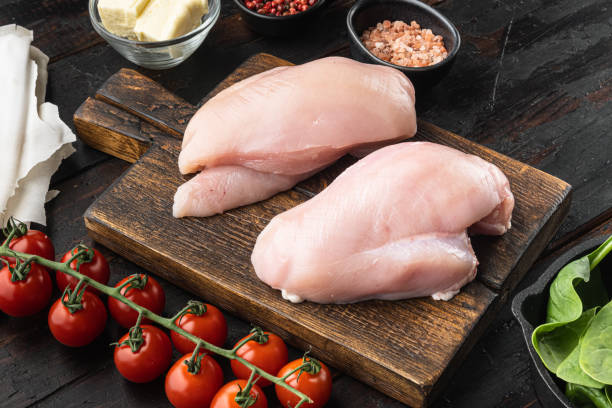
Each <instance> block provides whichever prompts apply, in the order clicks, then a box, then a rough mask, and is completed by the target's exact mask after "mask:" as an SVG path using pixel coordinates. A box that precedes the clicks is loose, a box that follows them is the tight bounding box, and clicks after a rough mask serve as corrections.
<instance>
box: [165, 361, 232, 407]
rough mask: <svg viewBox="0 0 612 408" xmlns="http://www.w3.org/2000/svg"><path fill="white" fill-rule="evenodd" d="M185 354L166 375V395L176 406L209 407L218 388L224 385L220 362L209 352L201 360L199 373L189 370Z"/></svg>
mask: <svg viewBox="0 0 612 408" xmlns="http://www.w3.org/2000/svg"><path fill="white" fill-rule="evenodd" d="M190 358H191V354H185V355H184V356H183V357H181V358H180V359H179V360H178V361H177V362H176V363H174V365H173V366H172V367H171V368H170V370H169V371H168V374H167V375H166V396H167V397H168V400H169V401H170V403H172V405H173V406H174V407H176V408H197V407H208V406H209V405H210V401H212V399H213V397H214V396H215V393H216V392H217V390H218V389H219V388H220V387H221V385H223V371H222V370H221V367H219V364H218V363H217V362H216V361H215V359H213V358H212V357H211V356H209V355H208V354H206V355H204V356H203V357H202V360H201V361H200V370H199V371H198V372H197V374H192V373H190V372H189V371H188V367H187V364H185V360H189V359H190Z"/></svg>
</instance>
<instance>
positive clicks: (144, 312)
mask: <svg viewBox="0 0 612 408" xmlns="http://www.w3.org/2000/svg"><path fill="white" fill-rule="evenodd" d="M8 242H10V241H9V240H8V239H7V241H6V242H5V245H2V246H0V256H8V257H13V258H19V259H21V260H23V261H25V262H28V263H29V262H35V263H37V264H39V265H42V266H44V267H46V268H49V269H51V270H58V271H61V272H64V273H65V274H67V275H70V276H73V277H75V278H77V279H79V280H81V281H83V282H84V283H86V284H87V285H89V286H91V287H92V288H95V289H97V290H98V291H99V292H101V293H104V294H105V295H108V296H110V297H112V298H115V299H117V300H118V301H120V302H122V303H124V304H126V305H127V306H129V307H130V308H131V309H134V310H135V311H137V312H138V313H140V314H141V316H142V317H144V318H147V319H149V320H151V321H153V322H155V323H157V324H158V325H160V326H162V327H164V328H166V329H168V330H172V331H174V332H176V333H178V334H180V335H182V336H184V337H186V338H187V339H189V340H191V341H192V342H194V343H195V344H197V345H200V346H201V347H203V348H205V349H206V350H208V351H209V352H211V353H214V354H216V355H219V356H221V357H225V358H227V359H229V360H236V361H239V362H240V363H242V364H244V365H245V366H246V367H248V368H249V369H250V370H251V371H252V372H254V373H256V374H257V375H259V376H260V377H262V378H265V379H266V380H268V381H270V382H272V383H274V384H276V385H279V386H281V387H283V388H285V389H287V390H289V391H290V392H292V393H294V394H295V395H296V396H298V397H300V402H299V403H298V404H297V405H296V408H297V407H299V406H301V405H302V404H303V403H306V402H308V403H311V402H312V400H311V399H310V398H309V397H308V396H307V395H306V394H304V393H302V392H300V391H298V390H297V389H295V388H293V387H291V386H290V385H289V384H287V383H286V382H285V381H283V379H282V378H278V377H275V376H273V375H271V374H268V373H267V372H265V371H264V370H262V369H261V368H259V367H257V366H256V365H254V364H253V363H250V362H249V361H247V360H245V359H244V358H242V357H239V356H238V355H236V351H237V350H238V348H239V347H235V348H234V349H224V348H221V347H217V346H215V345H214V344H211V343H208V342H206V341H205V340H203V339H201V338H199V337H197V336H195V335H193V334H191V333H188V332H186V331H185V330H183V329H182V328H180V327H178V326H176V325H175V324H174V320H175V319H174V317H171V318H167V317H162V316H159V315H157V314H155V313H153V312H151V311H150V310H148V309H146V308H144V307H142V306H140V305H138V304H136V303H134V302H133V301H132V300H130V299H128V298H126V297H125V296H123V295H122V294H121V288H114V287H110V286H106V285H103V284H101V283H100V282H98V281H96V280H94V279H92V278H90V277H88V276H85V275H83V274H81V273H79V272H77V271H75V270H73V269H72V268H70V262H71V261H72V260H73V259H72V258H71V259H70V260H69V262H66V263H61V262H54V261H49V260H48V259H45V258H42V257H40V256H37V255H30V254H26V253H22V252H16V251H13V250H12V249H10V248H9V247H8V244H7V243H8Z"/></svg>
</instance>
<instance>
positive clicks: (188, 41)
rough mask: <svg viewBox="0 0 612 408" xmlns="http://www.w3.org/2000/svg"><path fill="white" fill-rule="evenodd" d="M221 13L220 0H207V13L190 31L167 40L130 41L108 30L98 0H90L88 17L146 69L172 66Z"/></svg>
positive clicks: (201, 38) (195, 45) (194, 47)
mask: <svg viewBox="0 0 612 408" xmlns="http://www.w3.org/2000/svg"><path fill="white" fill-rule="evenodd" d="M220 13H221V1H220V0H208V13H207V14H205V15H204V16H203V17H202V23H201V24H200V25H199V26H198V27H197V28H196V29H194V30H193V31H191V32H189V33H187V34H185V35H183V36H181V37H178V38H174V39H172V40H167V41H153V42H147V41H133V40H128V39H127V38H123V37H119V36H116V35H115V34H112V33H110V32H109V31H107V30H106V28H104V26H103V25H102V21H101V20H100V14H99V13H98V0H89V18H90V20H91V24H92V25H93V27H94V29H95V30H96V32H97V33H98V34H100V36H102V38H104V39H105V40H106V41H107V42H108V43H109V44H110V45H111V46H112V47H113V48H114V49H115V50H117V52H118V53H119V54H121V55H123V56H124V57H125V58H126V59H128V60H129V61H131V62H133V63H134V64H136V65H140V66H141V67H144V68H149V69H167V68H172V67H175V66H177V65H179V64H180V63H181V62H183V61H185V60H186V59H187V58H189V57H190V56H191V54H193V53H194V52H195V50H197V49H198V47H199V46H200V45H201V44H202V42H203V41H204V39H205V38H206V36H207V35H208V33H209V32H210V29H211V28H212V27H213V26H214V25H215V23H216V22H217V20H218V19H219V14H220Z"/></svg>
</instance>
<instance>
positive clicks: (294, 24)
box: [234, 0, 326, 37]
mask: <svg viewBox="0 0 612 408" xmlns="http://www.w3.org/2000/svg"><path fill="white" fill-rule="evenodd" d="M325 1H326V0H317V2H316V3H315V4H314V5H312V6H311V7H310V8H309V9H308V10H306V11H302V12H300V13H297V14H294V15H292V16H278V17H277V16H267V15H264V14H259V13H256V12H254V11H252V10H250V9H249V8H248V7H247V6H246V5H245V4H244V0H234V3H236V5H237V6H238V10H239V11H240V14H241V15H242V18H243V19H244V21H245V22H246V24H247V25H248V26H249V27H250V28H251V29H252V30H253V31H255V32H258V33H259V34H262V35H267V36H273V37H278V36H281V35H288V34H295V33H297V32H298V31H299V30H301V29H302V28H304V26H305V25H306V24H307V23H308V22H309V21H310V20H312V19H313V18H314V17H315V16H316V15H317V14H318V13H319V11H320V10H321V8H322V7H323V5H324V4H325Z"/></svg>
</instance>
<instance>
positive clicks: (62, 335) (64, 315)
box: [48, 291, 107, 347]
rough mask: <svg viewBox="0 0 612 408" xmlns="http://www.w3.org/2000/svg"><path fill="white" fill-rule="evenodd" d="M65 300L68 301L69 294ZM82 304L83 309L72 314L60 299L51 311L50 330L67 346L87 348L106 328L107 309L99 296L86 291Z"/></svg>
mask: <svg viewBox="0 0 612 408" xmlns="http://www.w3.org/2000/svg"><path fill="white" fill-rule="evenodd" d="M64 300H66V301H67V300H68V294H66V295H65V296H64ZM82 303H83V308H82V309H79V310H77V311H75V312H74V313H70V310H69V309H68V308H67V307H66V306H64V304H62V301H61V299H58V300H56V301H55V303H54V304H53V306H51V309H50V310H49V319H48V321H49V329H51V333H52V334H53V337H55V338H56V339H57V341H59V342H60V343H62V344H64V345H66V346H70V347H82V346H85V345H87V344H89V343H91V342H92V341H94V340H95V339H96V337H98V336H99V335H100V334H101V333H102V332H103V331H104V326H106V320H107V313H106V308H105V307H104V303H103V302H102V301H101V300H100V298H99V297H98V296H96V295H94V294H93V293H90V292H87V291H85V293H83V299H82Z"/></svg>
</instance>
